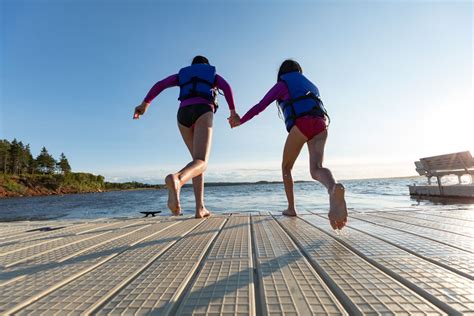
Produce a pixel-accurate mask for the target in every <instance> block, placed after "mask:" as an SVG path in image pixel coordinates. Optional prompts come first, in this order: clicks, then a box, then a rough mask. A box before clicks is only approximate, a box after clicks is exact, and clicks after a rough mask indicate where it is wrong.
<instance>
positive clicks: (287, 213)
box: [281, 208, 296, 216]
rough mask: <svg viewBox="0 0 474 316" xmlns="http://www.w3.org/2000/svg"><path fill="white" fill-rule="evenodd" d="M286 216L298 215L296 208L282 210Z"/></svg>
mask: <svg viewBox="0 0 474 316" xmlns="http://www.w3.org/2000/svg"><path fill="white" fill-rule="evenodd" d="M281 213H282V214H283V215H285V216H296V210H295V209H289V208H287V209H286V210H284V211H283V212H281Z"/></svg>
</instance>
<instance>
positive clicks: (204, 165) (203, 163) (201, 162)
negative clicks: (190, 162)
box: [194, 159, 207, 170]
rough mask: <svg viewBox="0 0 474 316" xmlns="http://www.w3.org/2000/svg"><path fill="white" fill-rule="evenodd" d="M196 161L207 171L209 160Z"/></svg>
mask: <svg viewBox="0 0 474 316" xmlns="http://www.w3.org/2000/svg"><path fill="white" fill-rule="evenodd" d="M194 161H195V162H196V163H198V164H199V165H201V166H202V168H203V169H204V170H206V169H207V160H204V159H195V160H194Z"/></svg>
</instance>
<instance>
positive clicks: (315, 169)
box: [309, 164, 324, 180]
mask: <svg viewBox="0 0 474 316" xmlns="http://www.w3.org/2000/svg"><path fill="white" fill-rule="evenodd" d="M323 169H324V168H323V166H321V165H320V164H318V165H313V166H311V168H309V172H310V174H311V177H312V178H313V179H314V180H317V179H318V178H319V176H320V174H321V171H322V170H323Z"/></svg>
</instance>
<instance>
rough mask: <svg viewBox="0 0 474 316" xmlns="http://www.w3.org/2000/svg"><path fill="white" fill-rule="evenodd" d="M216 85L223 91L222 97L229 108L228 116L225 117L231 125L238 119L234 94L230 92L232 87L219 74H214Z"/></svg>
mask: <svg viewBox="0 0 474 316" xmlns="http://www.w3.org/2000/svg"><path fill="white" fill-rule="evenodd" d="M216 87H217V88H218V89H220V90H222V92H224V97H225V100H226V102H227V104H228V105H229V110H230V117H228V118H227V119H228V120H229V122H230V123H231V125H233V124H234V122H236V121H238V120H240V116H239V114H237V112H236V111H235V105H234V95H233V94H232V89H231V87H230V85H229V84H228V83H227V81H225V79H224V78H222V77H221V76H219V75H216Z"/></svg>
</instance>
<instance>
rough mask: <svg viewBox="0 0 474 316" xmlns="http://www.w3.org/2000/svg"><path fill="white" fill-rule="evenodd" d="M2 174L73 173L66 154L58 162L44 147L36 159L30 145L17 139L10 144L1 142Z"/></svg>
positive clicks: (0, 168) (0, 169)
mask: <svg viewBox="0 0 474 316" xmlns="http://www.w3.org/2000/svg"><path fill="white" fill-rule="evenodd" d="M0 172H1V173H3V174H17V175H20V174H54V173H63V174H67V173H70V172H71V166H70V165H69V161H68V160H67V158H66V155H64V153H61V155H60V156H59V159H58V160H56V159H54V157H53V156H52V155H51V154H50V153H49V152H48V150H47V149H46V147H44V146H43V148H42V149H41V152H40V153H39V155H38V156H36V158H34V157H33V155H32V154H31V150H30V144H26V145H24V144H23V142H21V141H17V140H16V138H15V139H13V140H12V141H11V142H9V141H8V140H6V139H3V140H0Z"/></svg>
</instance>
